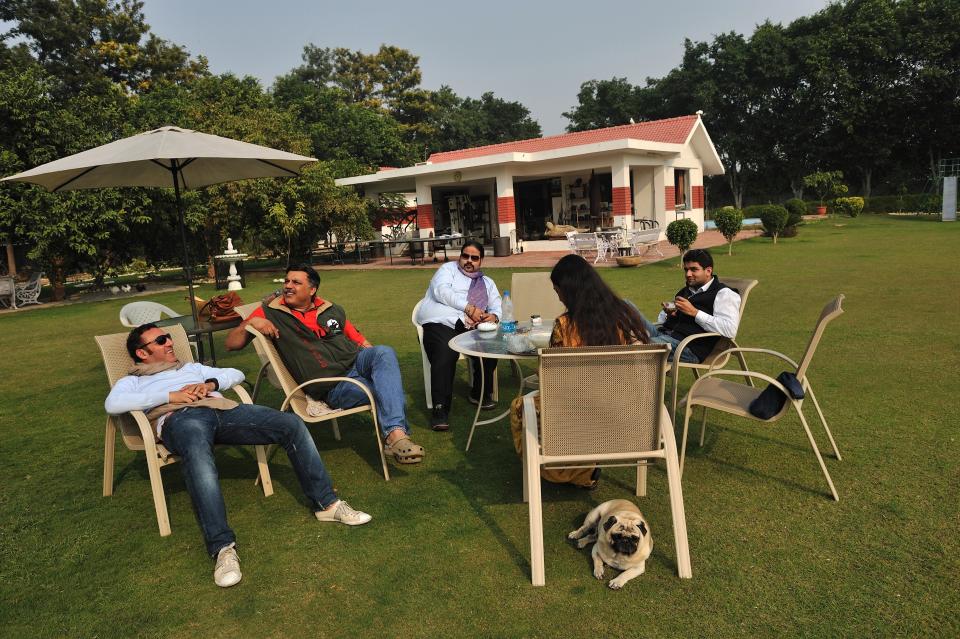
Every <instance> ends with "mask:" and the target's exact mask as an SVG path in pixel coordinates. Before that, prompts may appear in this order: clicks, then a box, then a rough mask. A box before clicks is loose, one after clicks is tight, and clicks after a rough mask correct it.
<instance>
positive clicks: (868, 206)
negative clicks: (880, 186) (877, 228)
mask: <svg viewBox="0 0 960 639" xmlns="http://www.w3.org/2000/svg"><path fill="white" fill-rule="evenodd" d="M941 206H942V205H941V200H940V195H939V194H934V195H931V194H927V193H904V194H901V195H875V196H872V197H870V198H868V199H867V200H866V202H865V203H864V207H863V212H864V213H900V212H908V213H920V212H938V211H940V208H941Z"/></svg>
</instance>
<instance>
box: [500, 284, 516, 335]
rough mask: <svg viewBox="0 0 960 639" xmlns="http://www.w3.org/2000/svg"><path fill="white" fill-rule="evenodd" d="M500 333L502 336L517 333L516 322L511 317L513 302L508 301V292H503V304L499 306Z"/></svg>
mask: <svg viewBox="0 0 960 639" xmlns="http://www.w3.org/2000/svg"><path fill="white" fill-rule="evenodd" d="M501 313H502V315H501V317H500V331H501V332H502V333H503V334H504V335H509V334H510V333H516V332H517V320H516V319H515V318H514V317H513V300H511V299H510V291H504V292H503V303H502V304H501Z"/></svg>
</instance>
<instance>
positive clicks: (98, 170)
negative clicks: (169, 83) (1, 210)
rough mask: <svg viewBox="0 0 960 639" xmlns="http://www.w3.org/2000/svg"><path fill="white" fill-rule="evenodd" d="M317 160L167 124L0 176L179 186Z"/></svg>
mask: <svg viewBox="0 0 960 639" xmlns="http://www.w3.org/2000/svg"><path fill="white" fill-rule="evenodd" d="M313 162H316V159H314V158H309V157H306V156H303V155H297V154H296V153H287V152H286V151H278V150H276V149H271V148H268V147H265V146H258V145H256V144H249V143H247V142H239V141H237V140H231V139H229V138H223V137H220V136H218V135H210V134H208V133H200V132H199V131H191V130H190V129H181V128H178V127H175V126H165V127H162V128H159V129H155V130H153V131H147V132H146V133H140V134H138V135H134V136H131V137H129V138H124V139H122V140H117V141H116V142H110V143H109V144H104V145H103V146H98V147H96V148H94V149H90V150H89V151H83V152H82V153H77V154H76V155H70V156H68V157H65V158H61V159H59V160H54V161H53V162H48V163H47V164H43V165H40V166H38V167H36V168H33V169H30V170H29V171H24V172H23V173H17V174H16V175H11V176H9V177H5V178H3V181H8V180H13V181H17V182H30V183H32V184H39V185H40V186H42V187H44V188H46V189H48V190H50V191H66V190H73V189H92V188H103V187H114V186H158V187H166V188H171V187H173V186H174V181H173V177H172V176H171V173H173V172H176V175H177V177H178V178H179V180H178V183H177V184H176V186H178V187H179V188H181V189H195V188H200V187H202V186H209V185H211V184H220V183H222V182H232V181H234V180H246V179H249V178H260V177H283V176H293V175H298V174H299V173H300V171H301V169H303V167H304V166H306V165H307V164H311V163H313Z"/></svg>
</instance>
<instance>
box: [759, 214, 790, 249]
mask: <svg viewBox="0 0 960 639" xmlns="http://www.w3.org/2000/svg"><path fill="white" fill-rule="evenodd" d="M757 209H758V213H759V217H760V221H761V222H762V223H763V230H764V231H766V232H767V235H770V236H772V237H773V243H774V244H776V243H777V238H778V237H779V236H780V234H781V233H782V232H783V229H785V228H786V227H787V220H789V219H790V214H789V213H788V212H787V209H785V208H784V207H782V206H780V205H779V204H761V205H759V206H758V207H757Z"/></svg>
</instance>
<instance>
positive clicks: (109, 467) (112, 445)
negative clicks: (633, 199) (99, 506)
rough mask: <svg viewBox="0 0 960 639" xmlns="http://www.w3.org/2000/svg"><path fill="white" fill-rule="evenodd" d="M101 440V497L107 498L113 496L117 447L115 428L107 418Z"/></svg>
mask: <svg viewBox="0 0 960 639" xmlns="http://www.w3.org/2000/svg"><path fill="white" fill-rule="evenodd" d="M103 440H104V443H103V496H104V497H109V496H110V495H112V494H113V460H114V455H115V454H116V447H117V427H116V426H114V425H113V419H112V418H110V417H107V428H106V434H105V435H104V438H103Z"/></svg>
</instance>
